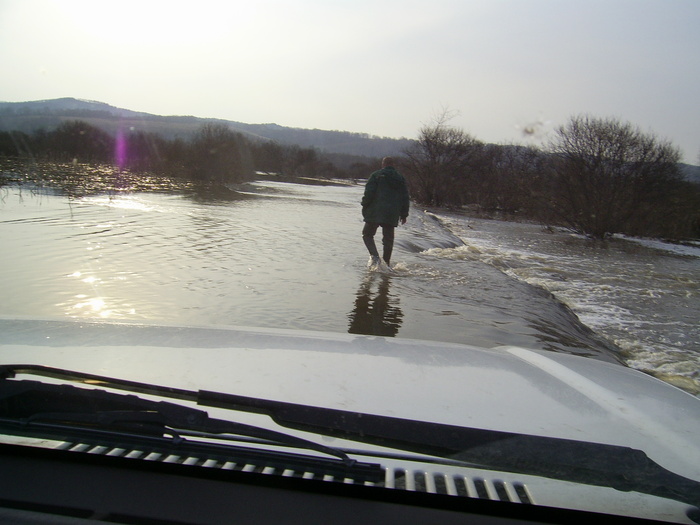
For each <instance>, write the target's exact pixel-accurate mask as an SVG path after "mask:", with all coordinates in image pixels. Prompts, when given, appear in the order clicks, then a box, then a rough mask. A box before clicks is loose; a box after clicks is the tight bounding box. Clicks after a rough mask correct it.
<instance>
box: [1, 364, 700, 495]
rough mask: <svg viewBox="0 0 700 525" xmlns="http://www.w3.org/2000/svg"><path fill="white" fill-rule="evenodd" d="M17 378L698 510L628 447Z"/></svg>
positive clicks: (698, 487) (4, 372)
mask: <svg viewBox="0 0 700 525" xmlns="http://www.w3.org/2000/svg"><path fill="white" fill-rule="evenodd" d="M19 373H24V374H36V375H43V376H49V377H54V378H61V379H68V380H71V381H77V382H82V383H88V384H93V385H100V386H104V387H110V388H118V389H122V390H127V391H132V392H139V393H143V394H151V395H159V396H164V397H170V398H175V399H182V400H188V401H193V402H196V403H197V404H198V405H200V406H209V407H217V408H224V409H228V410H237V411H244V412H252V413H258V414H266V415H268V416H269V417H270V418H272V419H273V420H274V421H275V422H276V423H277V424H278V425H280V426H283V427H286V428H293V429H296V430H302V431H306V432H313V433H316V434H320V435H326V436H332V437H337V438H342V439H347V440H351V441H359V442H364V443H370V444H372V445H378V446H383V447H389V448H394V449H399V450H405V451H411V452H417V453H420V454H430V455H434V456H438V457H443V458H449V459H451V460H458V461H461V462H464V463H465V464H468V465H470V466H473V467H477V468H484V469H489V470H498V471H503V472H513V473H520V474H527V475H531V476H542V477H547V478H552V479H559V480H565V481H571V482H576V483H583V484H588V485H596V486H602V487H612V488H615V489H617V490H621V491H636V492H640V493H644V494H650V495H654V496H659V497H664V498H671V499H675V500H677V501H681V502H684V503H687V504H690V505H694V506H700V483H699V482H698V481H695V480H692V479H688V478H685V477H683V476H680V475H678V474H676V473H674V472H671V471H669V470H667V469H665V468H663V467H662V466H660V465H659V464H657V463H655V462H654V461H653V460H651V459H650V458H649V457H648V456H647V455H646V454H645V453H644V452H643V451H641V450H636V449H633V448H629V447H623V446H618V445H607V444H600V443H588V442H583V441H576V440H570V439H561V438H551V437H542V436H530V435H526V434H518V433H513V432H502V431H497V430H485V429H477V428H467V427H459V426H454V425H445V424H440V423H431V422H423V421H414V420H409V419H401V418H395V417H387V416H378V415H372V414H363V413H358V412H350V411H344V410H337V409H330V408H321V407H313V406H307V405H299V404H294V403H287V402H282V401H269V400H264V399H257V398H251V397H245V396H238V395H233V394H224V393H218V392H209V391H205V390H199V391H190V390H183V389H175V388H170V387H162V386H158V385H149V384H144V383H138V382H133V381H124V380H120V379H114V378H109V377H104V376H96V375H91V374H82V373H78V372H72V371H68V370H61V369H55V368H49V367H42V366H37V365H5V366H0V378H4V377H13V376H14V374H19Z"/></svg>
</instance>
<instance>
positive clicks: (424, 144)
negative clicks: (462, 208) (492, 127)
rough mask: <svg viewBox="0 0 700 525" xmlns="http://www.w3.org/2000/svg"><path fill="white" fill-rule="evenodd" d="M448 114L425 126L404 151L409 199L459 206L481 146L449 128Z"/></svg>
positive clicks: (425, 202) (435, 204) (469, 136)
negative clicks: (415, 139) (409, 192)
mask: <svg viewBox="0 0 700 525" xmlns="http://www.w3.org/2000/svg"><path fill="white" fill-rule="evenodd" d="M450 118H451V117H450V115H449V114H448V112H447V111H444V112H443V113H442V115H440V116H439V117H437V118H436V119H435V121H434V123H433V124H431V125H424V126H423V127H422V128H421V129H420V132H419V134H418V139H417V141H416V142H415V143H414V144H413V146H411V147H410V148H409V149H407V150H406V151H405V152H404V153H405V155H406V163H407V165H406V172H407V175H408V182H409V184H410V187H411V196H412V197H413V198H414V199H415V200H416V201H418V202H421V203H423V204H428V205H432V206H443V205H461V204H462V203H463V201H464V193H463V189H464V186H465V184H464V183H465V181H466V179H467V178H468V176H469V172H470V167H471V166H472V165H473V163H474V161H475V158H476V157H477V156H478V154H479V152H480V151H481V148H482V146H483V144H482V143H481V142H480V141H478V140H477V139H475V138H474V137H472V136H471V135H469V134H468V133H465V132H464V131H462V130H460V129H457V128H454V127H451V126H448V125H447V121H448V120H449V119H450Z"/></svg>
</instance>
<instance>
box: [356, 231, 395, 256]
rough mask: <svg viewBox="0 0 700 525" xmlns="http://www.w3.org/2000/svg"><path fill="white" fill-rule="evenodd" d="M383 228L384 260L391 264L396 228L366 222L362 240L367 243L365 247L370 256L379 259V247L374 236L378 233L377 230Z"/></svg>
mask: <svg viewBox="0 0 700 525" xmlns="http://www.w3.org/2000/svg"><path fill="white" fill-rule="evenodd" d="M380 226H381V227H382V247H383V252H382V255H383V257H382V259H384V262H386V263H387V264H389V261H390V260H391V252H392V251H393V249H394V226H392V225H391V224H377V223H376V222H366V223H365V227H364V228H363V229H362V240H363V241H365V246H367V250H368V251H369V254H370V255H374V256H375V257H379V252H378V251H377V245H376V244H375V243H374V234H375V233H377V228H379V227H380Z"/></svg>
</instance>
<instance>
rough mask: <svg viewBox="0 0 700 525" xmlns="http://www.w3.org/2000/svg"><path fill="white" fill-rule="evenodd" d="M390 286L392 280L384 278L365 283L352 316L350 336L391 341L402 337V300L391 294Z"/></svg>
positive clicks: (349, 316)
mask: <svg viewBox="0 0 700 525" xmlns="http://www.w3.org/2000/svg"><path fill="white" fill-rule="evenodd" d="M373 285H376V290H373ZM390 285H391V277H390V276H388V275H383V274H370V275H369V277H367V278H365V279H364V280H363V281H362V283H361V285H360V288H359V289H358V290H357V296H356V298H355V306H354V308H353V310H352V312H350V314H349V315H348V318H349V320H350V326H349V328H348V332H349V333H351V334H365V335H383V336H389V337H395V336H396V334H398V333H399V328H400V327H401V322H402V319H403V312H402V311H401V308H400V307H399V306H398V303H399V299H398V297H396V296H393V295H392V294H390V292H389V288H390Z"/></svg>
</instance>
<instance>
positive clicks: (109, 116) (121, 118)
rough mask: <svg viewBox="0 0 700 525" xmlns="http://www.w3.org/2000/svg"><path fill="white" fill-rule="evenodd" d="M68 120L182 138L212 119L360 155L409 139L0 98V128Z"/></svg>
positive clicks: (389, 151)
mask: <svg viewBox="0 0 700 525" xmlns="http://www.w3.org/2000/svg"><path fill="white" fill-rule="evenodd" d="M70 120H82V121H85V122H87V123H88V124H90V125H92V126H95V127H97V128H100V129H102V130H104V131H106V132H108V133H111V134H115V133H116V132H117V131H118V130H119V129H131V130H133V131H143V132H148V133H156V134H158V135H161V136H163V137H164V138H167V139H174V138H177V137H179V138H182V139H188V138H189V137H191V136H192V135H193V134H194V133H196V132H197V131H198V130H199V129H200V128H201V127H202V126H203V125H204V124H206V123H218V124H223V125H225V126H228V127H230V128H231V129H233V130H236V131H239V132H241V133H243V134H245V135H248V136H249V137H251V138H255V139H258V140H271V141H275V142H277V143H279V144H284V145H298V146H301V147H304V148H315V149H317V150H319V151H321V152H324V153H342V154H348V155H358V156H364V157H383V156H386V155H399V154H400V153H401V152H402V151H403V150H405V149H406V148H407V147H409V146H410V145H411V144H412V143H413V141H412V140H410V139H406V138H400V139H395V138H388V137H376V136H372V135H368V134H366V133H351V132H348V131H329V130H320V129H302V128H291V127H285V126H280V125H278V124H246V123H243V122H236V121H231V120H224V119H216V118H202V117H193V116H161V115H153V114H151V113H144V112H138V111H132V110H129V109H123V108H118V107H115V106H112V105H110V104H106V103H104V102H98V101H92V100H81V99H76V98H58V99H51V100H36V101H28V102H0V131H23V132H25V133H33V132H35V131H37V130H40V129H45V130H47V131H51V130H52V129H55V128H56V127H58V126H59V125H61V124H62V123H63V122H66V121H70Z"/></svg>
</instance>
